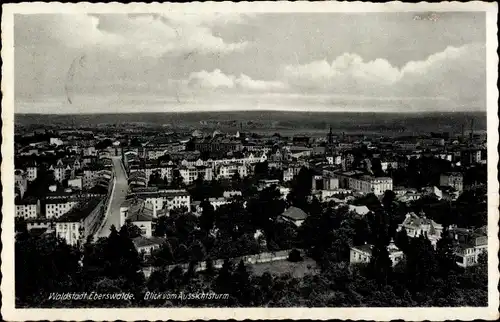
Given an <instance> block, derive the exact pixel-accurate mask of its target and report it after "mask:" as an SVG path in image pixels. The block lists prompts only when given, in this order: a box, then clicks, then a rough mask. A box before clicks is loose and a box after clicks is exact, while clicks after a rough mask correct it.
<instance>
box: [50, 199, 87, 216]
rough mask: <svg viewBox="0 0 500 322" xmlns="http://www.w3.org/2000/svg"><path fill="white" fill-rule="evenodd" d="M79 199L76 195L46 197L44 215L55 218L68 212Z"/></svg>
mask: <svg viewBox="0 0 500 322" xmlns="http://www.w3.org/2000/svg"><path fill="white" fill-rule="evenodd" d="M80 201H81V199H80V198H78V197H61V198H57V197H56V198H47V199H46V203H45V217H46V218H47V219H57V218H60V217H62V216H63V215H65V214H66V213H68V212H69V211H70V210H71V209H73V207H75V206H76V205H77V204H78V203H79V202H80Z"/></svg>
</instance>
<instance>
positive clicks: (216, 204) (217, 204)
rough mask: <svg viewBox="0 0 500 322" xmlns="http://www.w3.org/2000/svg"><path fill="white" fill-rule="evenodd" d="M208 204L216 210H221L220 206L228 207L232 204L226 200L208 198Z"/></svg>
mask: <svg viewBox="0 0 500 322" xmlns="http://www.w3.org/2000/svg"><path fill="white" fill-rule="evenodd" d="M208 202H209V203H210V204H211V205H212V207H214V210H215V209H217V208H219V207H220V206H223V205H227V204H228V203H231V202H230V201H229V200H228V199H226V198H208Z"/></svg>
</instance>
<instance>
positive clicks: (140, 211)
mask: <svg viewBox="0 0 500 322" xmlns="http://www.w3.org/2000/svg"><path fill="white" fill-rule="evenodd" d="M147 206H148V205H146V204H145V203H143V204H142V205H141V206H140V208H135V209H129V211H128V215H127V219H126V221H130V222H131V223H132V224H133V225H136V226H137V227H139V229H140V230H141V236H144V237H146V238H149V237H151V236H152V235H153V230H152V227H151V226H152V222H153V210H152V209H151V208H148V207H147ZM120 210H121V209H120Z"/></svg>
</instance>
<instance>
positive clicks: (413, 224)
mask: <svg viewBox="0 0 500 322" xmlns="http://www.w3.org/2000/svg"><path fill="white" fill-rule="evenodd" d="M403 228H404V229H405V230H406V233H407V235H408V237H411V238H415V237H419V236H420V235H424V236H427V238H428V239H429V240H430V241H431V244H432V245H433V246H434V247H436V243H437V241H438V240H439V239H441V233H442V231H443V226H442V225H441V224H438V223H436V222H435V221H434V220H432V219H428V218H426V217H425V214H424V213H423V212H421V213H420V217H419V216H417V215H416V214H415V213H413V212H411V213H408V214H406V218H405V219H404V220H403V223H401V224H400V225H399V226H398V229H397V231H401V230H402V229H403Z"/></svg>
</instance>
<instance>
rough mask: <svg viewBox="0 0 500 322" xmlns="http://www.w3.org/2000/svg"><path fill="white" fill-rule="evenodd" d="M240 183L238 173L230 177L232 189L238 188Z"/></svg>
mask: <svg viewBox="0 0 500 322" xmlns="http://www.w3.org/2000/svg"><path fill="white" fill-rule="evenodd" d="M240 182H241V176H240V173H239V172H238V171H236V172H235V173H234V174H233V176H232V177H231V183H232V185H233V188H236V187H238V186H239V184H240Z"/></svg>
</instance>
